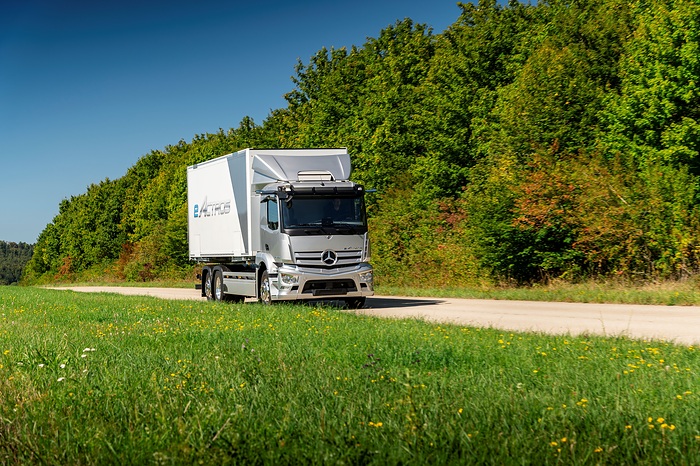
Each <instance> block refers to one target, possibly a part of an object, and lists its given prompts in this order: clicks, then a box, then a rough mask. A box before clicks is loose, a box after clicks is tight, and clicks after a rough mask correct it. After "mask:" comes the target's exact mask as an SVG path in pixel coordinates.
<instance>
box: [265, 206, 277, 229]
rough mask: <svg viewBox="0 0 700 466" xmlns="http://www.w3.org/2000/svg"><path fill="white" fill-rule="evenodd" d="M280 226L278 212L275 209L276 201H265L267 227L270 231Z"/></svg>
mask: <svg viewBox="0 0 700 466" xmlns="http://www.w3.org/2000/svg"><path fill="white" fill-rule="evenodd" d="M279 225H280V211H279V209H278V208H277V200H276V199H269V200H268V201H267V227H268V228H269V229H270V230H276V229H277V228H278V227H279Z"/></svg>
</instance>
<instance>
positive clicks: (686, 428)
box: [0, 287, 700, 465]
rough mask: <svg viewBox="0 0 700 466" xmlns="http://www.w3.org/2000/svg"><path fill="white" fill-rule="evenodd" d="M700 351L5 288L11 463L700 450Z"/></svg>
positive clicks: (563, 456) (587, 459) (652, 456)
mask: <svg viewBox="0 0 700 466" xmlns="http://www.w3.org/2000/svg"><path fill="white" fill-rule="evenodd" d="M699 420H700V351H699V350H698V348H695V347H692V346H691V347H689V346H677V345H673V344H671V343H667V342H663V341H635V340H630V339H626V338H614V339H604V338H593V337H588V338H584V337H571V336H557V337H554V336H544V335H539V334H525V333H522V334H521V333H504V332H500V331H498V330H494V329H479V328H467V327H459V326H452V325H444V324H441V325H437V324H430V323H426V322H421V321H417V320H383V319H375V318H370V317H362V316H356V315H353V314H351V313H346V312H342V311H340V310H337V309H334V308H331V307H312V306H293V305H279V306H270V307H263V306H260V305H254V304H246V305H228V304H217V303H208V302H194V301H166V300H159V299H155V298H149V297H130V296H117V295H111V294H80V293H74V292H70V291H56V290H44V289H37V288H27V287H0V464H26V463H37V464H61V465H63V464H199V463H201V464H236V463H244V464H292V463H293V464H300V463H301V464H304V463H313V464H416V465H418V464H420V465H423V464H449V463H452V464H522V463H526V464H664V465H665V464H700V421H699Z"/></svg>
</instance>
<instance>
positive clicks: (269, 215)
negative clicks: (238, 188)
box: [260, 196, 282, 259]
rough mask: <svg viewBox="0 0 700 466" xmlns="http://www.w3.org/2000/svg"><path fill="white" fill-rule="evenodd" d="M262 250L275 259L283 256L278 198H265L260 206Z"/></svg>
mask: <svg viewBox="0 0 700 466" xmlns="http://www.w3.org/2000/svg"><path fill="white" fill-rule="evenodd" d="M260 207H261V208H260V249H261V250H262V251H263V252H265V253H268V254H271V255H272V256H273V257H274V258H275V259H280V257H281V256H282V254H281V253H282V244H281V243H282V241H281V234H280V210H279V203H278V201H277V198H276V197H272V196H269V197H267V198H265V199H264V200H263V202H262V205H261V206H260Z"/></svg>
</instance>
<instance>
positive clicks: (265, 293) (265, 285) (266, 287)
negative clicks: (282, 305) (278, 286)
mask: <svg viewBox="0 0 700 466" xmlns="http://www.w3.org/2000/svg"><path fill="white" fill-rule="evenodd" d="M258 299H259V300H260V302H261V303H263V304H265V305H270V304H272V293H271V291H270V276H269V275H268V273H267V270H263V271H262V273H261V274H260V285H259V290H258Z"/></svg>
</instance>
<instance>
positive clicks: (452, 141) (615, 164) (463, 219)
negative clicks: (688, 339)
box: [24, 0, 700, 287]
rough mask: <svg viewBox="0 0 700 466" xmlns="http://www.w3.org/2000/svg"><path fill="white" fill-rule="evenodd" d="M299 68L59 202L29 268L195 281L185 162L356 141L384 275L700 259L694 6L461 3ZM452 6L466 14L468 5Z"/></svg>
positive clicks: (454, 281)
mask: <svg viewBox="0 0 700 466" xmlns="http://www.w3.org/2000/svg"><path fill="white" fill-rule="evenodd" d="M459 7H460V10H461V13H460V14H459V15H458V17H457V18H455V22H454V23H453V24H451V25H450V26H449V27H448V28H447V29H446V30H445V31H444V32H442V33H439V34H438V33H434V32H433V31H432V30H431V29H430V28H428V27H427V26H426V25H423V24H421V23H418V22H414V21H413V20H412V19H409V18H406V19H403V20H399V21H397V22H396V23H395V24H392V25H390V26H388V27H386V28H385V29H383V30H381V31H379V33H378V35H377V36H376V37H375V38H369V39H367V41H366V42H365V43H364V44H363V45H362V46H353V47H351V48H339V49H330V50H329V49H325V48H322V49H320V50H319V51H318V52H316V53H315V54H314V55H313V56H311V57H310V58H309V59H308V61H306V62H304V61H299V62H298V64H297V66H296V68H295V69H294V70H293V78H292V82H291V83H290V91H289V92H288V93H287V94H286V95H285V99H286V107H284V108H280V109H276V110H273V111H271V112H270V114H269V115H268V116H267V118H266V119H265V120H264V121H263V122H262V123H261V124H257V123H256V122H254V121H253V120H252V119H250V118H248V117H246V118H244V119H243V120H242V121H240V123H239V124H238V126H234V127H231V128H230V129H220V130H219V131H218V132H216V133H213V134H201V135H195V136H194V137H193V138H192V140H191V141H190V142H186V141H185V140H180V141H179V142H177V143H175V144H174V145H170V146H167V147H165V148H163V149H158V150H152V151H151V152H150V153H148V154H146V155H144V156H142V157H141V158H140V159H139V160H138V161H137V163H136V164H135V165H133V166H132V167H131V168H130V169H129V170H128V171H127V173H126V174H125V175H124V176H122V177H121V178H119V179H116V180H110V179H105V180H104V181H102V182H100V183H99V184H93V185H90V186H89V187H87V190H86V192H85V193H84V194H81V195H78V196H73V197H71V198H70V199H64V200H62V201H61V202H60V208H59V213H58V215H57V216H56V217H55V218H54V219H53V221H52V222H51V223H49V224H48V225H47V226H46V228H45V229H44V230H43V232H42V233H41V234H40V236H39V238H38V240H37V243H36V245H35V248H34V253H33V256H32V258H31V260H30V261H29V263H28V265H27V267H26V269H25V274H24V281H25V282H28V283H41V282H49V281H55V280H73V279H76V277H86V276H90V275H95V276H108V277H113V278H114V279H115V280H143V281H147V280H153V279H167V278H183V277H187V276H189V275H191V274H192V270H193V267H194V266H193V264H192V263H190V262H189V260H188V247H187V215H186V213H187V199H186V190H187V187H186V167H187V166H188V165H192V164H195V163H198V162H202V161H204V160H208V159H211V158H214V157H218V156H220V155H223V154H226V153H230V152H232V151H236V150H239V149H242V148H246V147H265V148H278V147H279V148H288V147H347V148H348V150H349V152H350V155H351V157H352V160H353V176H352V177H353V179H354V181H356V182H360V183H362V184H364V185H365V186H366V187H367V188H370V189H376V190H377V192H376V193H375V194H373V195H370V197H369V199H368V210H369V212H368V213H369V217H370V231H371V241H372V263H373V265H374V267H375V280H376V282H377V283H378V284H379V285H392V286H393V285H395V286H412V287H420V286H427V285H430V286H432V287H435V286H445V287H448V286H456V287H489V286H501V285H514V286H517V285H531V284H537V283H547V282H549V281H551V280H564V281H568V282H577V281H584V280H596V279H606V278H612V277H622V278H625V279H630V280H635V281H636V280H639V281H657V280H679V279H685V278H688V277H694V276H696V275H697V274H698V272H700V243H699V241H700V204H699V201H700V185H699V183H698V181H699V179H700V178H698V177H700V157H699V153H698V151H699V150H700V121H699V118H700V96H699V95H698V92H699V89H700V87H699V86H698V81H699V80H700V2H698V0H550V1H540V2H539V3H537V4H536V5H532V4H524V3H521V2H518V1H515V0H512V1H511V2H510V3H509V4H508V5H507V6H502V5H499V4H498V3H497V2H496V1H495V0H481V1H480V2H479V3H478V4H477V5H474V4H471V3H464V4H461V3H460V4H459ZM458 12H459V10H458Z"/></svg>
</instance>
